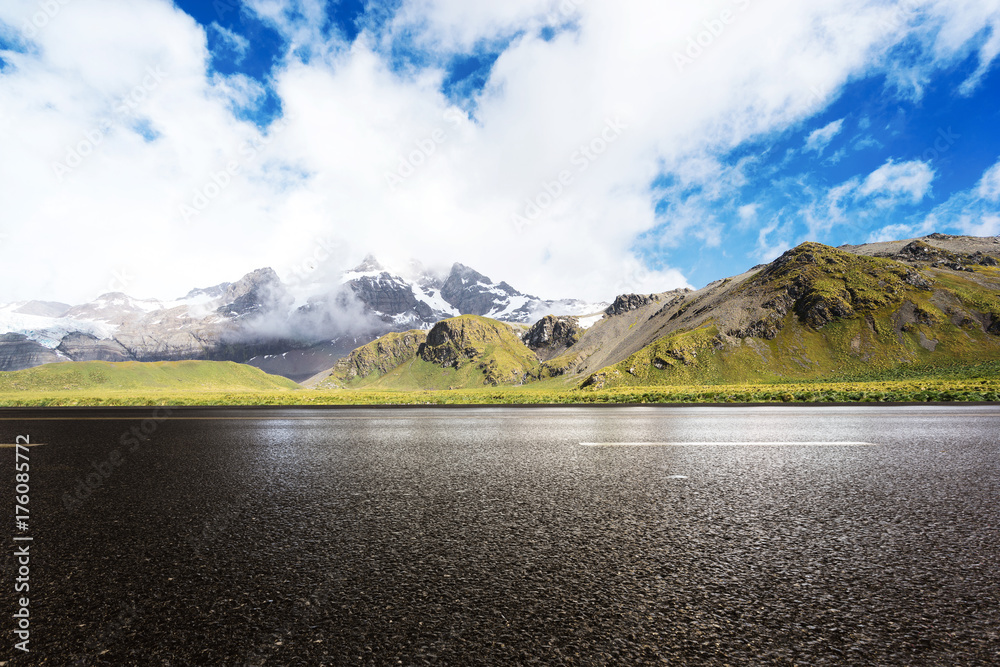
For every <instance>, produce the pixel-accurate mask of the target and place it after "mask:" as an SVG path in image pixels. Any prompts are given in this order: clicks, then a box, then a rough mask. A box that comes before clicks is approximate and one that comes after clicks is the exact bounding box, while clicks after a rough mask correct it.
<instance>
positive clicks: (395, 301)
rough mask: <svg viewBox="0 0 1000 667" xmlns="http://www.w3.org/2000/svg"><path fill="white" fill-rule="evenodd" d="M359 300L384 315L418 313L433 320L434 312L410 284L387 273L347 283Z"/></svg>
mask: <svg viewBox="0 0 1000 667" xmlns="http://www.w3.org/2000/svg"><path fill="white" fill-rule="evenodd" d="M347 285H348V286H349V287H350V288H351V291H353V292H354V294H355V296H357V297H358V300H359V301H361V303H363V304H364V305H366V306H367V307H368V308H370V309H371V310H374V311H376V312H378V313H380V314H382V315H388V316H392V315H401V314H403V313H406V312H408V311H413V312H416V313H417V314H418V315H420V317H422V318H432V317H433V312H432V311H431V309H430V307H429V306H428V305H427V304H426V303H423V302H422V301H417V297H416V295H415V294H414V293H413V290H412V289H411V288H410V286H409V285H408V284H406V283H405V282H403V281H402V280H400V279H399V278H396V277H395V276H392V275H390V274H388V273H386V272H384V271H383V272H382V273H380V274H379V275H377V276H363V277H361V278H356V279H354V280H352V281H350V282H348V283H347Z"/></svg>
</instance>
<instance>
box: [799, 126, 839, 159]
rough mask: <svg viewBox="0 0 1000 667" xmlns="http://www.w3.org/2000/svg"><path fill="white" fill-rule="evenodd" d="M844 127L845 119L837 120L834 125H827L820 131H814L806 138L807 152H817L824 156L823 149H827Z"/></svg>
mask: <svg viewBox="0 0 1000 667" xmlns="http://www.w3.org/2000/svg"><path fill="white" fill-rule="evenodd" d="M843 126H844V119H843V118H841V119H840V120H835V121H833V122H832V123H830V124H828V125H825V126H823V127H821V128H819V129H818V130H814V131H813V132H811V133H810V134H809V136H808V137H807V138H806V145H805V150H806V151H807V152H808V151H815V152H816V153H819V154H820V155H822V154H823V149H824V148H826V147H827V146H828V145H829V144H830V142H831V141H833V138H834V137H835V136H837V135H838V134H840V128H842V127H843Z"/></svg>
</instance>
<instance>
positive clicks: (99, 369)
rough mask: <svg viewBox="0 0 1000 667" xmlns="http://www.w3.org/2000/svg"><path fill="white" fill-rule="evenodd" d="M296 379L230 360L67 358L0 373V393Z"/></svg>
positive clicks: (199, 388)
mask: <svg viewBox="0 0 1000 667" xmlns="http://www.w3.org/2000/svg"><path fill="white" fill-rule="evenodd" d="M299 388H300V387H299V385H297V384H296V383H294V382H292V381H291V380H288V379H286V378H283V377H279V376H277V375H268V374H267V373H265V372H264V371H262V370H260V369H258V368H254V367H253V366H247V365H245V364H237V363H235V362H232V361H159V362H139V361H124V362H108V361H79V362H76V361H68V362H64V363H58V364H46V365H44V366H36V367H35V368H29V369H28V370H23V371H11V372H4V373H0V394H7V393H15V392H16V393H45V394H58V393H119V392H150V391H153V392H157V391H171V392H231V391H270V392H273V391H292V390H295V389H299Z"/></svg>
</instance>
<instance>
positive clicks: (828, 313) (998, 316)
mask: <svg viewBox="0 0 1000 667" xmlns="http://www.w3.org/2000/svg"><path fill="white" fill-rule="evenodd" d="M489 321H490V320H484V319H483V318H478V319H477V320H473V321H469V320H468V318H458V319H453V320H446V321H443V322H440V323H438V324H437V325H435V327H434V329H432V331H431V333H430V334H428V337H427V340H426V342H425V343H424V344H422V345H417V344H416V339H412V340H410V342H409V344H407V345H403V346H402V347H400V346H396V347H394V348H393V353H392V354H391V355H384V354H383V355H382V357H381V358H382V359H383V360H384V361H383V363H381V364H380V365H379V366H378V368H377V369H374V368H366V367H365V366H364V365H363V364H359V363H357V362H356V361H355V362H347V366H349V367H351V369H352V373H351V375H350V377H347V376H345V375H344V374H343V373H342V372H341V373H338V370H337V369H334V371H333V372H332V373H331V375H330V377H329V378H328V379H327V380H326V381H325V382H324V383H321V386H347V387H371V388H379V389H434V388H447V387H450V386H462V387H475V386H484V385H491V384H511V383H522V382H532V381H538V380H544V379H547V378H560V379H559V380H557V381H559V382H563V383H567V384H569V385H571V386H578V387H580V388H588V387H593V388H608V387H617V386H643V385H663V384H713V383H723V382H725V383H744V382H770V381H776V380H805V379H815V378H821V377H825V378H830V377H845V376H850V375H852V374H854V375H856V376H863V375H865V374H872V373H876V374H877V373H883V372H890V371H893V369H900V368H906V367H923V366H930V365H933V366H944V365H954V364H962V363H979V362H982V361H986V360H990V359H1000V239H996V238H974V237H953V236H947V235H941V234H933V235H930V236H928V237H924V238H923V239H909V240H906V241H896V242H890V243H880V244H867V245H863V246H842V247H841V248H831V247H829V246H824V245H821V244H818V243H804V244H802V245H800V246H798V247H796V248H794V249H792V250H789V251H788V252H786V253H784V254H783V255H782V256H781V257H779V258H778V259H776V260H775V261H773V262H771V263H770V264H766V265H761V266H756V267H754V268H753V269H751V270H749V271H747V272H746V273H743V274H741V275H738V276H733V277H731V278H726V279H724V280H718V281H715V282H713V283H711V284H709V285H707V286H706V287H704V288H702V289H700V290H696V291H691V290H676V291H672V292H663V293H660V294H651V295H622V296H620V297H618V298H617V299H616V300H615V302H614V303H613V304H612V305H611V306H609V307H608V308H607V309H606V310H605V311H604V314H603V317H602V318H601V319H600V321H598V322H596V323H595V324H593V326H591V327H589V328H587V329H581V328H579V327H578V326H575V321H576V318H572V317H569V318H566V317H564V318H557V317H545V318H542V319H540V320H539V321H538V322H536V323H535V324H534V325H533V326H531V327H528V328H524V327H522V328H521V330H520V331H518V330H516V329H515V328H514V327H516V325H504V324H502V323H500V322H495V323H494V325H493V329H492V331H493V332H494V333H492V334H490V333H487V332H488V331H491V329H490V328H489V326H488V325H487V323H488V322H489ZM473 325H474V326H473ZM497 327H504V328H505V330H506V331H507V334H505V335H508V338H509V336H510V335H519V336H520V338H521V342H522V343H523V344H524V345H523V348H524V349H526V350H527V351H528V352H529V353H530V354H525V352H524V349H519V350H518V351H516V352H514V348H513V347H512V346H511V345H509V344H505V345H498V343H497V341H498V340H499V339H500V338H501V335H500V334H499V333H497V332H498V331H500V329H498V328H497ZM466 330H470V331H474V333H465V332H466ZM379 355H380V353H379V348H377V347H376V348H372V347H371V346H368V348H367V349H366V348H361V349H359V350H356V351H355V352H354V353H352V355H351V357H349V358H348V359H352V358H356V357H372V358H378V357H379ZM512 358H513V359H515V360H516V361H515V362H512V361H511V359H512ZM456 363H457V364H458V365H457V366H456ZM463 364H464V365H463ZM390 366H391V368H389V367H390ZM470 367H471V368H472V369H474V370H475V372H471V371H470V372H465V373H464V374H462V373H459V372H458V370H459V369H461V368H470ZM491 367H494V368H498V369H504V371H505V372H500V373H487V371H486V370H485V369H487V368H491ZM511 371H513V372H511Z"/></svg>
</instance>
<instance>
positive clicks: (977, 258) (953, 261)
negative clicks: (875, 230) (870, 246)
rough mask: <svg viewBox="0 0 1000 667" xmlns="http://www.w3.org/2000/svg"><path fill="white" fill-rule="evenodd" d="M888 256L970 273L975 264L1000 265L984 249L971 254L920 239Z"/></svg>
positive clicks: (902, 260) (935, 236)
mask: <svg viewBox="0 0 1000 667" xmlns="http://www.w3.org/2000/svg"><path fill="white" fill-rule="evenodd" d="M926 238H929V239H935V238H937V239H938V240H941V239H942V238H943V239H948V238H951V237H949V236H946V235H941V234H939V235H934V234H932V235H931V236H928V237H926ZM887 256H888V257H891V258H892V259H895V260H898V261H900V262H907V263H910V264H921V265H927V266H931V267H933V268H943V269H951V270H952V271H967V272H969V273H972V272H974V271H975V269H974V268H973V267H975V266H997V265H1000V262H997V260H996V258H995V257H992V256H990V255H988V254H986V253H984V252H982V251H977V252H974V253H971V254H970V253H964V252H951V251H948V250H945V249H943V248H938V247H935V246H932V245H930V244H928V243H925V242H924V241H921V240H920V239H917V240H916V241H911V242H910V243H907V244H906V245H905V246H903V248H902V249H901V250H900V251H899V252H897V253H896V254H894V255H887Z"/></svg>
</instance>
